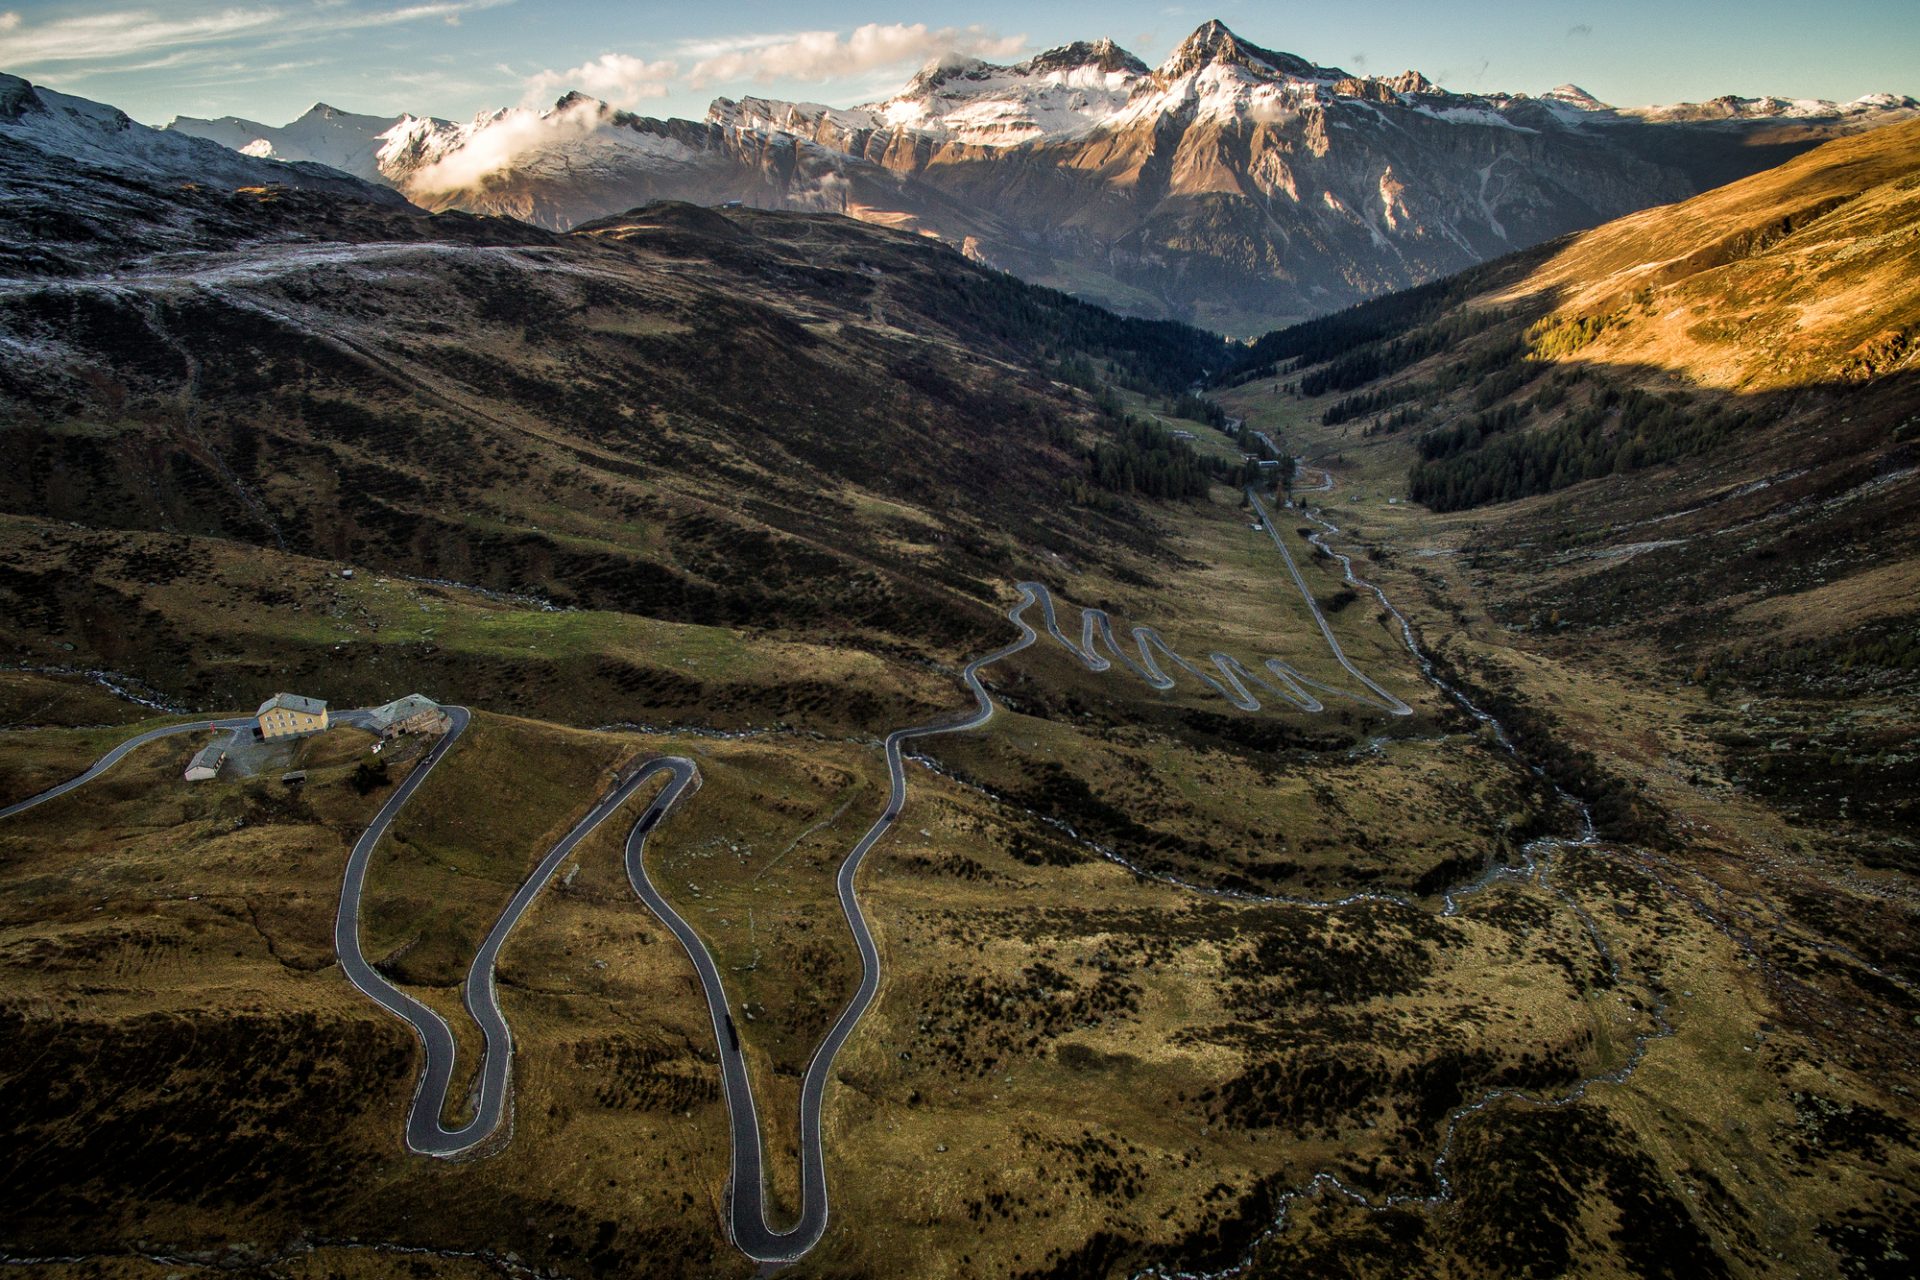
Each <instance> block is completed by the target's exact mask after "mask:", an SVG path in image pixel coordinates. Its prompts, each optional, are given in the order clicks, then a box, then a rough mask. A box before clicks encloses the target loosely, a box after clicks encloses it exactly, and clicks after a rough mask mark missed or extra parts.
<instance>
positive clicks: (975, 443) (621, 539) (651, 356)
mask: <svg viewBox="0 0 1920 1280" xmlns="http://www.w3.org/2000/svg"><path fill="white" fill-rule="evenodd" d="M45 181H50V179H46V180H45ZM145 198H146V200H147V203H146V204H144V205H142V206H140V207H139V208H138V209H137V210H136V211H135V213H136V214H137V217H130V216H129V215H128V213H127V211H126V210H122V209H119V208H117V207H116V208H112V209H109V210H107V212H105V213H102V212H100V211H99V210H98V209H97V208H92V207H89V208H88V210H87V212H88V213H90V214H92V215H93V217H92V218H91V220H89V219H86V218H82V217H80V216H72V217H69V218H68V219H67V220H66V221H64V222H61V223H58V224H56V226H55V227H54V228H53V238H54V239H55V241H56V242H57V237H58V235H59V234H65V235H68V236H71V237H72V238H73V239H74V240H75V241H76V243H75V245H74V257H75V258H76V259H77V260H78V261H79V263H81V264H83V265H84V266H85V268H86V270H84V271H82V272H79V273H77V274H76V273H75V272H73V271H72V270H71V269H70V267H71V265H72V264H54V265H50V264H48V263H46V262H45V261H43V260H41V259H35V260H34V261H33V262H32V263H29V264H25V265H26V268H27V271H28V273H27V274H23V275H21V276H18V277H16V278H14V279H12V280H10V281H9V283H8V284H7V286H6V288H5V289H4V291H0V332H4V333H5V334H6V335H7V338H8V343H9V345H8V347H7V356H6V358H5V359H4V360H0V404H3V405H4V410H3V411H0V419H3V420H4V422H5V426H4V428H0V439H3V440H4V444H5V448H6V450H7V456H8V457H9V458H10V459H13V460H14V462H15V465H14V466H13V467H11V468H9V469H8V471H7V473H6V475H5V476H4V477H3V478H0V509H4V510H5V511H7V512H9V513H12V514H14V515H18V516H21V517H27V518H31V519H37V520H41V521H47V522H76V523H80V524H84V525H89V526H94V527H103V528H112V529H118V530H124V531H130V532H132V531H141V532H154V533H167V534H179V535H187V536H190V537H201V538H216V539H223V540H226V541H228V542H236V543H243V544H247V545H250V546H252V547H255V548H260V549H262V550H265V551H268V552H274V553H281V552H285V553H290V554H294V555H299V556H304V557H308V558H320V559H327V560H333V561H336V562H346V563H348V564H352V565H359V566H363V567H368V568H373V569H377V570H381V571H385V572H389V573H403V574H408V575H412V576H415V577H422V578H433V579H449V580H454V581H458V582H461V583H466V584H470V585H473V586H476V587H480V588H484V589H487V590H492V591H498V592H508V593H512V594H515V595H521V596H531V597H538V598H540V599H543V600H546V601H550V602H552V603H553V604H556V605H559V606H565V607H577V608H582V609H588V610H599V611H609V610H613V611H619V612H621V613H624V614H630V615H637V616H642V617H646V618H651V619H657V620H661V621H666V622H674V623H685V624H694V625H701V626H721V627H734V628H749V629H764V630H778V631H780V632H781V633H782V634H784V635H786V636H788V637H805V638H809V639H813V640H817V641H822V642H831V643H836V644H840V643H849V642H851V643H855V644H859V645H863V646H866V647H869V648H873V649H877V650H883V651H885V650H892V649H895V648H898V647H900V646H903V645H904V646H907V647H909V648H911V649H912V650H914V651H915V652H918V653H921V654H923V655H927V656H934V655H938V656H941V657H951V656H953V655H956V654H958V653H962V652H966V651H968V650H970V649H973V648H976V647H977V646H978V642H979V640H980V639H981V638H982V636H983V635H984V634H985V632H986V631H987V630H988V629H990V628H991V627H992V626H993V625H994V624H993V613H992V611H991V609H990V608H989V606H990V604H991V603H992V602H993V601H994V600H995V599H996V598H997V595H998V592H999V590H1000V588H999V587H998V586H997V585H996V583H997V580H998V579H1000V578H1002V577H1003V576H1004V574H1005V572H1006V567H1007V566H1008V565H1009V564H1011V563H1012V562H1013V561H1014V560H1015V559H1017V558H1022V557H1028V556H1032V555H1041V554H1048V553H1052V554H1057V555H1061V556H1066V557H1071V558H1073V559H1076V560H1086V561H1093V562H1103V561H1110V560H1112V559H1113V558H1114V557H1115V556H1116V555H1118V556H1124V555H1126V554H1127V552H1128V550H1129V549H1131V550H1132V551H1133V552H1135V553H1141V552H1145V553H1147V554H1150V553H1151V548H1152V545H1153V538H1152V534H1151V525H1152V518H1151V517H1144V513H1143V512H1142V511H1141V510H1139V509H1138V508H1137V507H1136V506H1135V505H1134V504H1133V503H1132V502H1131V501H1130V500H1129V499H1128V497H1127V491H1128V490H1129V489H1132V488H1139V489H1140V491H1142V492H1147V493H1151V492H1159V489H1158V488H1155V487H1153V486H1150V485H1148V484H1147V483H1146V481H1147V479H1148V478H1150V476H1149V475H1148V473H1153V474H1158V473H1159V472H1166V473H1168V474H1173V473H1179V474H1185V472H1184V471H1182V470H1181V468H1183V467H1189V466H1190V465H1193V459H1192V458H1191V455H1190V454H1189V453H1188V452H1187V451H1185V449H1184V447H1183V446H1180V445H1178V443H1177V442H1172V443H1169V442H1167V441H1166V440H1164V439H1163V438H1161V437H1159V436H1157V435H1154V434H1153V429H1151V428H1147V429H1144V430H1146V432H1147V435H1148V436H1149V437H1151V438H1143V437H1142V436H1141V434H1140V431H1139V430H1136V429H1134V428H1131V427H1129V426H1128V424H1126V423H1125V422H1124V421H1122V420H1120V419H1117V418H1116V417H1114V416H1113V415H1112V414H1111V413H1108V412H1103V411H1102V408H1101V407H1100V405H1099V404H1096V400H1095V397H1094V396H1092V395H1091V394H1089V393H1088V392H1087V391H1083V390H1081V389H1080V388H1078V387H1075V386H1071V385H1068V384H1066V383H1064V382H1062V381H1059V380H1057V376H1056V375H1060V374H1063V373H1067V374H1071V375H1072V376H1076V377H1077V378H1078V379H1079V380H1080V381H1081V382H1083V383H1084V384H1086V385H1087V386H1088V387H1092V388H1097V387H1098V386H1099V384H1100V383H1101V382H1102V381H1105V380H1116V381H1118V382H1120V383H1122V384H1125V385H1129V386H1132V387H1135V388H1137V389H1138V390H1141V391H1151V392H1154V393H1156V394H1171V393H1173V392H1176V391H1179V390H1182V389H1184V388H1185V387H1186V385H1187V384H1188V383H1189V382H1190V381H1192V380H1193V379H1194V378H1195V377H1196V376H1199V375H1200V374H1202V373H1204V372H1205V371H1206V370H1207V369H1208V368H1210V367H1212V366H1213V365H1215V364H1216V363H1218V361H1220V360H1221V359H1222V358H1223V350H1224V349H1223V347H1222V346H1221V344H1220V343H1219V342H1218V340H1216V339H1213V338H1210V337H1207V336H1205V335H1202V334H1200V333H1198V332H1197V331H1194V330H1191V329H1185V328H1182V327H1180V326H1175V325H1169V324H1157V323H1148V322H1140V321H1128V320H1121V319H1118V318H1116V317H1113V316H1111V315H1108V314H1107V313H1105V312H1102V311H1100V310H1098V309H1097V308H1093V307H1090V306H1087V305H1085V304H1082V303H1078V302H1075V301H1073V300H1071V299H1068V298H1066V297H1065V296H1064V295H1060V294H1056V293H1052V292H1049V291H1046V290H1041V289H1036V288H1033V287H1030V286H1026V285H1022V284H1019V283H1018V282H1016V281H1014V280H1012V279H1011V278H1010V277H1006V276H1003V275H999V274H997V273H992V272H988V271H984V270H982V269H979V268H977V267H975V266H973V265H971V264H969V263H968V262H966V261H965V260H964V259H963V258H961V257H960V256H959V255H958V254H956V253H953V252H951V251H949V250H947V249H944V248H942V247H940V246H938V245H937V244H933V243H931V242H928V241H925V240H923V239H920V238H917V237H912V236H907V235H903V234H899V233H894V232H888V231H884V230H880V229H876V228H871V227H865V226H862V225H860V224H856V223H852V222H849V221H846V220H843V219H835V218H828V217H808V216H800V215H780V214H764V213H756V212H751V211H729V212H727V213H724V214H723V213H720V212H714V211H703V210H696V209H692V208H689V207H685V206H658V207H654V208H650V209H648V210H645V211H641V212H638V213H635V214H633V215H629V216H626V217H623V218H618V219H611V220H608V221H605V222H602V223H598V224H594V225H592V226H589V227H586V228H583V229H581V230H580V231H578V232H576V233H574V234H571V235H567V236H559V235H548V234H546V233H542V232H538V231H535V230H532V229H530V228H524V227H503V226H502V225H500V224H498V223H496V222H492V221H488V220H482V219H473V218H467V217H462V216H459V215H447V216H442V217H437V218H432V219H428V218H424V217H421V216H418V215H411V214H406V213H399V212H394V211H389V210H380V209H373V208H368V207H364V206H352V205H348V204H345V203H340V204H337V205H333V206H325V207H321V208H314V207H311V206H312V205H313V204H314V199H313V198H309V197H301V198H300V200H299V201H297V202H295V201H293V200H292V198H291V197H289V196H287V195H285V194H283V193H276V192H267V193H263V194H260V195H258V196H257V197H249V196H247V195H245V194H244V193H241V194H238V195H235V196H231V197H225V198H221V199H214V198H212V197H211V196H210V195H209V194H208V193H202V192H194V191H182V192H147V193H146V197H145ZM290 203H298V204H299V206H300V207H299V208H298V209H297V210H291V211H290V210H289V208H288V205H289V204H290ZM30 208H31V206H19V207H15V208H14V212H13V218H12V222H11V223H10V224H9V226H8V228H7V229H8V230H10V231H11V232H14V233H17V235H18V238H21V239H25V238H28V236H29V231H30V228H28V227H27V226H25V225H23V219H25V218H26V217H27V213H26V212H23V210H25V209H30ZM155 223H159V224H161V225H172V226H184V227H185V228H187V229H188V230H186V231H181V232H179V233H178V234H177V235H176V236H175V237H174V242H173V243H172V244H171V245H169V246H164V247H163V250H162V251H161V252H159V253H157V254H155V253H153V252H152V251H153V250H154V249H155V247H156V246H155V245H154V244H153V243H152V238H153V236H154V231H153V225H154V224H155ZM36 228H38V229H40V230H42V231H44V230H45V229H44V228H39V224H36ZM115 237H118V241H117V242H118V243H119V244H120V245H122V246H123V252H124V254H125V255H126V258H127V259H128V260H123V259H121V258H117V257H116V256H115V255H114V252H113V251H112V247H111V246H112V244H113V243H115ZM42 239H43V241H44V240H45V239H46V236H45V235H43V236H42ZM102 241H105V242H106V247H103V245H102V243H101V242H102ZM168 248H170V249H172V250H173V252H167V251H165V250H166V249H168ZM186 249H191V250H192V251H193V252H192V253H191V254H186V253H183V252H181V251H182V250H186ZM136 254H144V255H146V256H143V257H140V258H139V261H138V265H133V264H132V262H131V261H130V259H132V258H133V257H134V255H136ZM61 265H65V266H66V267H68V268H69V269H65V270H62V269H60V266H61ZM108 270H113V271H115V272H116V274H115V275H114V277H113V279H112V280H111V281H109V280H108V279H106V278H105V276H103V275H102V274H101V273H102V272H105V271H108ZM1109 455H1113V456H1117V457H1121V458H1122V459H1132V460H1133V461H1134V462H1135V464H1136V465H1135V466H1134V467H1133V468H1132V469H1131V470H1129V471H1128V472H1127V473H1126V474H1127V476H1128V477H1133V476H1135V475H1136V473H1138V474H1139V475H1140V476H1141V477H1142V478H1141V479H1140V480H1139V482H1138V484H1134V483H1121V482H1120V481H1119V478H1118V477H1119V473H1118V471H1116V470H1115V469H1114V468H1112V467H1110V466H1109V467H1108V468H1107V470H1106V471H1105V472H1103V471H1102V470H1101V469H1100V467H1099V465H1097V463H1096V458H1107V457H1108V456H1109ZM1159 455H1164V456H1159ZM1183 459H1184V460H1185V461H1183ZM1156 468H1157V470H1156ZM1204 487H1205V485H1204V481H1203V482H1201V483H1200V485H1199V488H1201V489H1204ZM1116 490H1117V491H1118V492H1116ZM1076 499H1078V500H1079V502H1080V505H1079V507H1078V508H1077V509H1076V507H1075V500H1076ZM136 576H137V575H136ZM0 589H4V590H5V591H6V592H7V593H8V595H7V598H8V599H9V600H10V601H11V602H13V603H14V605H15V607H13V608H10V609H9V611H8V612H9V616H21V617H24V616H28V615H31V616H34V617H36V618H37V619H38V620H39V621H38V622H37V623H36V624H35V625H30V626H27V627H24V628H20V630H22V631H24V635H23V636H22V642H23V643H24V644H25V647H26V648H27V649H28V650H29V651H30V653H31V655H32V656H34V657H35V658H36V659H44V658H48V657H50V654H51V650H50V649H49V641H53V642H54V643H56V644H57V643H72V644H74V645H75V646H76V650H75V651H77V652H81V653H88V652H97V651H98V650H99V649H101V648H102V647H106V646H110V645H111V644H112V642H113V637H112V636H111V635H110V634H108V632H107V629H106V627H105V626H104V625H103V624H101V623H91V622H90V621H89V619H90V618H91V619H105V618H106V617H108V616H110V615H113V614H114V613H115V612H116V611H117V609H118V608H119V605H118V603H117V602H115V601H113V600H110V599H106V598H103V597H102V594H101V593H100V592H97V591H92V590H90V588H89V586H88V585H87V584H85V583H83V582H80V581H74V580H67V581H64V582H62V583H59V584H54V583H51V582H47V581H37V582H36V581H33V580H29V579H22V578H16V579H15V580H13V581H11V582H9V583H8V584H7V585H6V586H5V588H0ZM261 607H262V608H264V609H284V608H285V607H286V606H285V604H284V603H283V602H279V601H278V600H268V601H263V602H262V606H261ZM76 633H77V638H76ZM56 634H57V635H58V640H57V641H54V636H55V635H56ZM75 661H79V660H78V659H76V660H75ZM133 674H137V675H138V676H140V677H141V678H142V679H144V680H146V681H148V682H149V683H151V684H153V685H154V686H155V687H157V688H162V689H171V690H174V691H175V692H176V693H178V694H181V695H183V696H184V695H185V694H186V693H187V691H188V690H187V686H186V684H185V683H184V677H183V676H182V675H181V674H180V673H178V672H177V671H169V670H168V669H167V666H166V664H164V663H162V664H156V665H148V666H145V667H142V668H140V669H138V670H137V671H134V672H133Z"/></svg>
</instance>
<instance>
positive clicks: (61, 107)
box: [0, 74, 401, 204]
mask: <svg viewBox="0 0 1920 1280" xmlns="http://www.w3.org/2000/svg"><path fill="white" fill-rule="evenodd" d="M0 141H4V142H6V143H8V144H11V145H15V146H19V147H22V148H26V149H28V150H30V151H38V152H43V153H45V154H47V155H49V156H52V157H55V158H57V159H59V160H63V161H65V160H72V161H77V162H79V163H80V164H82V165H86V166H91V167H93V168H96V169H105V170H110V171H113V172H116V173H123V174H129V175H135V176H138V177H140V178H142V179H145V180H149V181H151V180H154V179H163V180H167V181H175V180H183V181H187V182H193V183H203V184H206V185H208V186H216V187H217V186H227V187H243V186H264V185H272V184H279V185H283V186H290V187H307V188H311V189H314V190H323V191H331V192H334V193H336V194H342V195H349V196H352V197H354V198H357V199H363V200H372V201H375V202H378V203H382V204H398V203H401V202H400V200H399V198H398V197H396V196H394V195H393V193H392V192H389V191H385V190H381V189H379V188H376V187H369V186H368V185H367V184H366V183H364V182H359V181H356V180H355V179H353V178H351V177H349V176H348V175H346V174H345V173H341V172H339V171H337V170H335V169H333V168H331V167H323V166H322V165H319V164H310V163H302V164H291V165H289V164H279V163H276V162H274V161H272V160H269V159H266V158H264V157H263V156H262V154H261V153H260V152H259V151H257V150H256V151H252V152H247V151H242V150H241V149H240V148H238V147H234V148H229V147H227V146H223V145H219V144H217V143H216V142H214V141H211V140H208V139H206V138H200V137H194V136H190V135H188V134H186V133H184V132H177V131H169V130H166V129H151V128H148V127H147V126H146V125H143V124H140V123H139V122H137V121H135V120H134V119H132V118H131V117H129V116H128V115H127V113H126V112H124V111H121V110H120V109H119V108H117V107H110V106H108V105H106V104H105V103H100V102H93V101H91V100H89V99H86V98H76V97H74V96H73V95H71V94H65V93H57V92H55V91H54V90H52V89H47V88H43V87H41V86H38V85H34V84H30V83H28V82H27V81H25V80H22V79H21V78H20V77H18V76H11V75H4V74H0ZM248 141H252V139H248ZM236 153H237V154H236Z"/></svg>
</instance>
